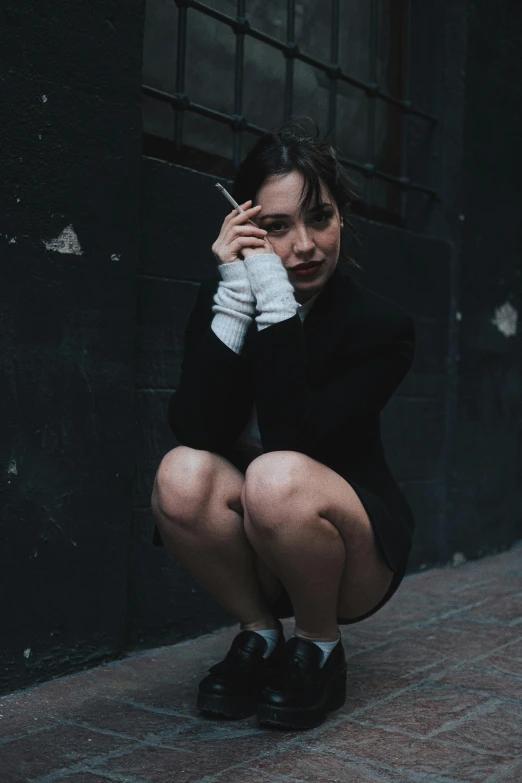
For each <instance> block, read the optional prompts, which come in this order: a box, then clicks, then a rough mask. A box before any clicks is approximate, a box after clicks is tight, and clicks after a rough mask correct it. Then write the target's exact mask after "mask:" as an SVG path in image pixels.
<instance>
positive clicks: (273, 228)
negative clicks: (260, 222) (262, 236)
mask: <svg viewBox="0 0 522 783" xmlns="http://www.w3.org/2000/svg"><path fill="white" fill-rule="evenodd" d="M284 228H285V224H284V223H280V222H278V223H271V224H270V225H269V226H268V231H275V232H276V233H279V232H280V231H282V230H283V229H284Z"/></svg>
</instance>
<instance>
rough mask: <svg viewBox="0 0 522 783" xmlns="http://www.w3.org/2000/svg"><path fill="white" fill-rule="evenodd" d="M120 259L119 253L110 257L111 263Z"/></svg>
mask: <svg viewBox="0 0 522 783" xmlns="http://www.w3.org/2000/svg"><path fill="white" fill-rule="evenodd" d="M120 258H121V256H120V254H119V253H113V254H112V256H111V261H119V260H120Z"/></svg>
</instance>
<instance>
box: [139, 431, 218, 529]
mask: <svg viewBox="0 0 522 783" xmlns="http://www.w3.org/2000/svg"><path fill="white" fill-rule="evenodd" d="M213 474H214V460H213V455H212V454H211V453H210V452H208V451H203V450H200V449H192V448H190V447H189V446H177V447H176V448H174V449H172V450H171V451H169V452H167V454H165V456H164V457H163V459H162V460H161V463H160V465H159V467H158V470H157V472H156V477H155V479H154V486H153V489H152V496H151V505H152V510H153V512H154V513H158V512H159V515H160V516H162V517H168V518H169V519H171V520H179V521H182V520H185V519H190V518H192V517H195V516H197V514H198V511H199V510H200V509H201V507H202V506H203V505H204V504H205V502H206V501H207V500H208V498H209V496H210V494H211V491H212V484H213Z"/></svg>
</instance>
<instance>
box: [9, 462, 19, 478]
mask: <svg viewBox="0 0 522 783" xmlns="http://www.w3.org/2000/svg"><path fill="white" fill-rule="evenodd" d="M7 472H8V473H14V474H15V475H17V474H18V469H17V467H16V460H14V459H10V460H9V465H8V466H7Z"/></svg>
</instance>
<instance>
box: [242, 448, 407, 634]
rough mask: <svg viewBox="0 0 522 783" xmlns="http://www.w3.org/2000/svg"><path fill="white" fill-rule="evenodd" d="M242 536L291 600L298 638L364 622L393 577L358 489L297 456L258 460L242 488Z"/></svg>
mask: <svg viewBox="0 0 522 783" xmlns="http://www.w3.org/2000/svg"><path fill="white" fill-rule="evenodd" d="M243 506H244V509H245V517H244V519H245V532H246V534H247V536H248V538H249V539H250V541H251V542H252V546H253V547H254V548H255V549H256V551H257V552H258V553H259V554H260V555H261V556H262V557H263V559H264V560H265V561H266V562H267V563H268V565H269V566H270V568H271V569H272V570H273V571H274V572H275V573H276V574H277V575H278V576H279V578H280V579H281V581H282V583H283V584H284V586H285V587H286V590H287V592H288V594H289V596H290V599H291V601H292V604H293V607H294V611H295V620H296V629H295V632H296V635H298V636H302V637H304V638H307V639H312V640H324V641H330V640H331V641H333V640H334V639H336V638H337V634H338V624H337V617H346V618H352V617H354V618H355V617H359V616H360V615H362V614H364V613H366V612H367V611H370V609H372V608H373V607H374V606H375V605H376V604H377V603H378V602H379V601H380V600H381V598H382V597H383V595H384V594H385V592H386V590H387V589H388V587H389V585H390V582H391V580H392V578H393V573H392V571H390V569H389V568H388V566H387V564H386V562H385V561H384V558H383V557H382V554H381V553H380V551H379V549H378V547H377V543H376V540H375V536H374V533H373V529H372V526H371V522H370V520H369V518H368V515H367V513H366V511H365V509H364V506H363V505H362V503H361V501H360V499H359V497H358V495H357V493H356V492H355V491H354V489H353V488H352V487H351V486H350V485H349V484H348V483H347V482H346V481H345V480H344V479H343V478H342V476H339V475H338V474H337V473H335V472H334V471H332V470H330V468H328V467H326V466H325V465H322V464H321V463H320V462H317V461H316V460H314V459H312V458H310V457H308V456H306V455H305V454H301V453H298V452H293V451H274V452H269V453H267V454H263V455H261V456H260V457H258V458H257V459H255V460H253V461H252V462H251V463H250V465H249V466H248V468H247V471H246V474H245V483H244V488H243Z"/></svg>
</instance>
